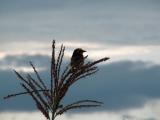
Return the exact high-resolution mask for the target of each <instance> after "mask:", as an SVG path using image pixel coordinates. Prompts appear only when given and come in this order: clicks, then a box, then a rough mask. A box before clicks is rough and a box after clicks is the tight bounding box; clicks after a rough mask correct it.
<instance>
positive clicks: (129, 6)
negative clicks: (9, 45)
mask: <svg viewBox="0 0 160 120" xmlns="http://www.w3.org/2000/svg"><path fill="white" fill-rule="evenodd" d="M17 3H19V4H17ZM158 5H159V2H157V1H154V2H153V1H150V0H147V1H146V0H141V3H140V4H139V1H132V2H131V1H130V2H128V1H127V0H123V1H117V0H115V1H110V0H106V1H104V0H102V1H100V2H99V1H98V2H97V1H90V0H87V1H83V0H80V1H73V0H70V1H69V2H65V1H64V0H63V2H62V1H42V0H40V1H37V0H36V1H34V2H33V1H27V2H26V1H24V0H23V1H21V2H20V1H19V0H18V1H16V2H2V4H1V9H3V10H2V12H1V13H0V14H1V15H2V17H1V20H0V28H1V29H0V31H1V32H0V33H1V34H0V36H1V37H0V40H1V41H3V42H4V41H5V42H6V41H25V40H24V39H27V41H28V40H36V41H49V40H51V39H53V37H56V38H57V39H58V40H65V39H68V40H70V41H71V42H73V41H74V42H77V40H80V41H86V40H88V41H94V42H97V41H98V42H101V43H106V42H107V43H111V44H118V45H124V44H127V45H128V44H129V45H133V44H134V45H157V44H160V42H159V38H160V36H159V31H160V29H159V28H160V27H159V26H160V24H159V17H160V16H159V9H158Z"/></svg>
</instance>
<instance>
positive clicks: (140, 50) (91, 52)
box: [0, 40, 160, 64]
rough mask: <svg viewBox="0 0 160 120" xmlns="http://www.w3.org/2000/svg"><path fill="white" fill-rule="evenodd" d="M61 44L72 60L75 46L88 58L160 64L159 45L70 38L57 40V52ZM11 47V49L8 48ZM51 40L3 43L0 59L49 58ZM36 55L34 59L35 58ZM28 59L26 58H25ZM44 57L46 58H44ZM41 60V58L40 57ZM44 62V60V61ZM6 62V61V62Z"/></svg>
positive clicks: (0, 49) (68, 57)
mask: <svg viewBox="0 0 160 120" xmlns="http://www.w3.org/2000/svg"><path fill="white" fill-rule="evenodd" d="M61 44H63V45H64V46H65V47H66V49H65V56H64V57H65V59H67V60H70V58H71V56H72V52H73V51H74V49H75V48H83V49H85V50H86V51H87V52H86V53H84V55H88V59H91V60H96V59H99V58H102V57H104V56H107V57H110V58H112V60H111V61H110V62H115V61H121V60H131V61H137V60H142V61H145V62H153V63H156V64H160V56H159V55H158V52H157V51H160V46H159V45H156V46H154V45H138V46H137V45H123V46H119V45H113V44H108V43H105V44H104V43H98V42H89V41H86V42H80V41H79V42H71V41H69V40H64V41H57V42H56V54H58V50H59V49H60V46H61ZM8 48H9V49H8ZM51 49H52V48H51V41H50V42H42V41H41V42H37V41H27V42H25V44H24V42H18V43H15V42H10V44H6V43H2V47H1V48H0V61H7V60H5V59H6V58H7V59H9V57H7V56H15V58H16V57H18V59H22V61H24V59H23V58H25V56H28V57H29V56H30V60H31V57H32V56H33V57H34V56H37V55H38V56H46V57H47V59H48V57H49V56H51ZM20 56H21V57H20ZM35 58H36V57H34V58H33V59H35ZM25 59H26V58H25ZM43 59H44V58H43ZM40 60H41V59H40ZM15 62H16V61H15ZM42 62H43V61H42ZM4 63H5V62H4Z"/></svg>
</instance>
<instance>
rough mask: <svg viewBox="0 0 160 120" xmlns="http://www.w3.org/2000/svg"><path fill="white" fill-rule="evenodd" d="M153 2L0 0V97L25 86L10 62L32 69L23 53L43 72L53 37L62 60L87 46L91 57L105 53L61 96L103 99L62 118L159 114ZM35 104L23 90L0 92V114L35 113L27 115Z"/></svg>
mask: <svg viewBox="0 0 160 120" xmlns="http://www.w3.org/2000/svg"><path fill="white" fill-rule="evenodd" d="M159 6H160V1H159V0H134V1H133V0H121V1H120V0H67V1H66V0H45V1H44V0H27V1H26V0H0V66H1V67H0V91H1V92H0V98H3V97H4V96H5V95H7V94H9V93H16V92H17V91H20V90H23V89H22V88H21V87H20V85H19V81H18V80H17V78H16V76H15V74H14V73H13V71H12V70H13V69H16V70H17V71H20V72H21V73H23V74H25V73H27V72H29V73H32V72H33V71H32V69H31V67H30V66H29V64H28V62H29V61H32V62H33V63H34V64H35V65H36V67H37V68H38V70H39V72H40V73H41V74H42V77H43V78H44V79H45V80H47V79H49V65H50V55H51V50H52V49H51V44H52V40H53V39H55V40H56V51H58V50H59V48H60V45H61V44H64V45H65V46H66V50H65V56H64V64H63V65H65V64H66V63H68V62H69V61H70V57H71V55H72V51H73V50H74V49H75V48H83V49H85V50H86V51H87V52H86V53H85V55H88V58H87V59H88V60H90V61H93V60H97V59H100V58H102V57H110V58H111V59H110V60H108V61H107V62H104V63H103V64H101V65H99V68H100V71H99V72H98V73H96V74H95V75H93V77H88V78H86V79H84V80H81V81H79V83H77V84H75V86H73V87H72V88H71V89H70V90H69V93H68V95H67V96H66V99H65V100H64V101H65V102H73V101H72V100H73V99H71V98H75V99H74V101H76V100H79V99H84V98H86V99H87V98H88V99H95V100H100V101H103V102H104V105H103V107H101V108H95V109H87V110H85V112H82V111H78V112H76V113H73V115H72V114H70V113H68V114H66V115H64V116H62V118H60V119H64V120H67V119H78V118H79V119H84V120H85V119H89V117H91V119H93V118H94V119H95V120H98V119H99V116H98V115H101V116H102V120H107V118H110V120H159V119H160V113H159V111H160V110H159V109H160V93H159V91H160V87H159V86H160V55H159V51H160V22H159V21H160V7H159ZM21 101H25V104H23V103H22V102H21ZM35 110H36V108H35V106H34V103H33V102H32V100H31V99H30V98H29V97H28V96H21V97H17V98H13V99H10V100H7V101H4V100H3V99H0V119H2V120H10V119H16V120H18V119H22V118H23V119H34V117H33V118H26V116H27V117H29V116H28V114H33V116H35V117H37V116H39V115H40V113H38V112H37V111H35ZM19 111H21V112H19ZM30 111H33V112H31V113H30ZM87 111H88V112H87ZM92 111H93V112H92ZM7 116H8V117H7ZM19 116H22V117H19ZM42 119H43V118H42Z"/></svg>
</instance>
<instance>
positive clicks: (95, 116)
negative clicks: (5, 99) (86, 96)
mask: <svg viewBox="0 0 160 120" xmlns="http://www.w3.org/2000/svg"><path fill="white" fill-rule="evenodd" d="M0 119H1V120H37V119H38V120H44V119H45V118H44V116H43V115H42V114H41V113H40V112H36V111H33V112H25V111H24V112H11V111H10V112H9V111H8V112H7V111H6V112H5V111H4V112H1V113H0ZM99 119H101V120H159V119H160V100H154V101H150V102H148V103H146V104H145V105H144V106H142V107H141V108H137V109H130V110H123V111H118V112H108V111H101V112H91V113H67V114H64V115H62V116H59V117H58V118H57V119H56V120H99Z"/></svg>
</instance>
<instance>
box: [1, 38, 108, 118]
mask: <svg viewBox="0 0 160 120" xmlns="http://www.w3.org/2000/svg"><path fill="white" fill-rule="evenodd" d="M64 52H65V47H64V46H63V45H61V48H60V51H59V54H58V56H57V58H56V56H55V41H54V40H53V44H52V56H51V68H50V76H51V78H50V86H47V85H46V84H45V82H44V80H43V79H42V78H41V77H40V75H39V73H38V71H37V70H36V68H35V66H34V65H33V64H32V62H30V65H31V67H32V68H33V71H34V73H35V75H36V79H35V78H33V77H32V76H31V75H30V74H27V75H26V77H24V76H22V75H21V74H20V73H19V72H17V71H16V70H14V72H15V74H16V75H17V77H18V78H19V79H20V80H21V82H20V85H21V86H22V87H23V88H24V90H25V92H20V93H16V94H10V95H8V96H6V97H4V99H8V98H11V97H16V96H18V95H24V94H28V95H30V96H31V97H32V99H33V101H34V102H35V103H36V106H37V108H38V109H39V110H40V111H41V112H42V113H43V115H44V116H45V117H46V119H48V120H54V119H55V117H56V116H57V115H61V114H63V113H64V112H66V111H68V110H71V109H77V108H88V107H98V106H101V105H102V104H103V103H102V102H99V101H95V100H80V101H76V102H74V103H71V104H69V105H62V103H61V102H62V99H63V98H64V97H65V95H66V93H67V92H68V90H69V88H70V87H71V86H72V85H73V84H74V83H75V82H77V81H78V80H80V79H82V78H85V77H87V76H90V75H92V74H94V73H95V72H97V71H98V67H97V66H96V64H98V63H101V62H103V61H106V60H108V59H109V58H108V57H105V58H102V59H99V60H96V61H93V62H88V63H84V65H83V66H81V67H80V68H79V69H76V70H72V69H71V67H70V64H68V65H67V66H66V67H65V68H64V70H63V71H62V72H61V65H62V62H63V57H64ZM87 57H88V56H86V57H85V59H86V58H87ZM50 113H51V114H50Z"/></svg>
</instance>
